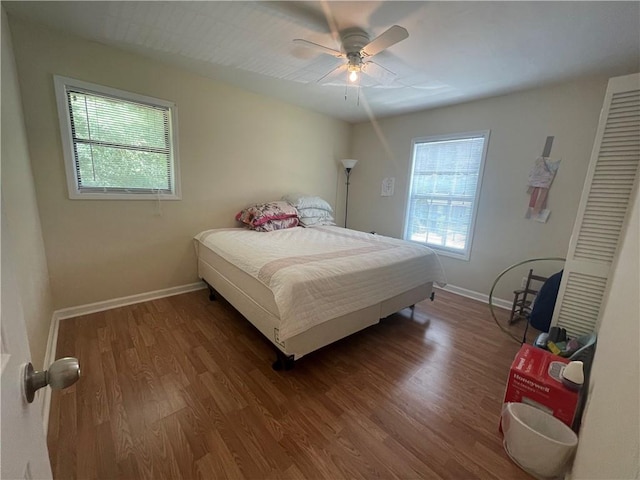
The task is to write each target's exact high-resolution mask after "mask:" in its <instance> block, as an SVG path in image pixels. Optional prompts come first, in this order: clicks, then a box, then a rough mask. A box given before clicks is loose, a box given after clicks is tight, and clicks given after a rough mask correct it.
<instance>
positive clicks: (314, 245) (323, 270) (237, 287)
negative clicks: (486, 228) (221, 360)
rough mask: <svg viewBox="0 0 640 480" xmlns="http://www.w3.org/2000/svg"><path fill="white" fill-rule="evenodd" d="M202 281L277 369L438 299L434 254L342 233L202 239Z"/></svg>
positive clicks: (240, 231)
mask: <svg viewBox="0 0 640 480" xmlns="http://www.w3.org/2000/svg"><path fill="white" fill-rule="evenodd" d="M195 246H196V253H197V257H198V275H199V276H200V278H201V279H202V280H204V281H205V282H206V283H207V285H208V286H209V288H210V292H211V297H210V298H211V299H212V300H213V299H215V293H216V292H217V293H218V294H220V295H222V296H223V297H224V298H225V299H226V300H227V301H228V302H229V303H230V304H231V305H233V306H234V307H235V308H236V309H237V310H238V311H239V312H240V313H241V314H242V315H243V316H244V317H246V318H247V320H249V321H250V322H251V323H252V324H253V325H254V326H255V327H256V328H257V329H258V330H259V331H260V332H261V333H262V334H263V335H264V336H265V337H267V339H269V340H270V341H271V343H273V345H274V346H275V347H276V352H277V354H278V355H277V359H276V362H275V363H274V365H273V366H274V368H276V369H281V368H284V369H288V368H291V367H292V366H293V362H294V361H295V360H297V359H299V358H301V357H303V356H304V355H306V354H308V353H311V352H313V351H314V350H317V349H319V348H322V347H324V346H326V345H328V344H330V343H332V342H335V341H337V340H339V339H341V338H344V337H346V336H348V335H351V334H352V333H355V332H357V331H359V330H362V329H363V328H366V327H368V326H371V325H374V324H376V323H378V322H379V321H380V319H381V318H385V317H387V316H389V315H391V314H392V313H395V312H398V311H400V310H402V309H403V308H406V307H410V306H413V305H415V304H416V303H417V302H420V301H422V300H425V299H427V298H429V297H431V298H433V297H432V292H433V284H434V283H437V284H439V285H441V286H444V285H445V283H446V280H445V276H444V272H443V270H442V266H441V265H440V261H439V259H438V257H437V255H436V254H435V252H433V250H431V249H429V248H427V247H424V246H422V245H418V244H415V243H412V242H406V241H403V240H398V239H394V238H390V237H385V236H382V235H375V234H370V233H364V232H358V231H354V230H348V229H345V228H341V227H336V226H321V227H314V228H302V227H295V228H287V229H283V230H276V231H271V232H258V231H253V230H249V229H245V228H223V229H214V230H206V231H204V232H201V233H200V234H198V235H197V236H196V237H195Z"/></svg>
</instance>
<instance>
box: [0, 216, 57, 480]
mask: <svg viewBox="0 0 640 480" xmlns="http://www.w3.org/2000/svg"><path fill="white" fill-rule="evenodd" d="M1 229H2V233H1V242H2V252H1V256H0V263H1V274H2V280H1V283H2V291H1V292H0V295H1V302H0V329H1V330H0V348H1V351H0V356H1V362H2V364H1V366H0V368H1V370H0V375H1V376H2V379H1V380H2V394H1V398H2V403H1V404H0V407H1V412H2V415H1V422H0V435H1V437H0V454H1V456H0V478H3V479H4V478H11V479H29V478H52V475H51V465H50V464H49V455H48V453H47V445H46V442H45V437H44V429H43V423H42V416H41V411H42V409H41V407H42V405H41V401H42V399H41V397H42V394H38V395H36V399H35V401H34V402H33V403H27V401H26V400H25V398H24V394H23V386H22V383H23V375H24V367H25V365H26V364H27V363H28V362H29V361H30V356H31V355H30V352H29V345H28V343H27V331H26V327H25V323H24V317H23V313H22V305H21V304H20V301H19V297H18V289H17V287H16V279H15V276H14V269H13V259H12V256H11V245H10V242H9V235H8V233H9V232H8V231H7V228H6V222H5V218H4V212H3V213H2V227H1Z"/></svg>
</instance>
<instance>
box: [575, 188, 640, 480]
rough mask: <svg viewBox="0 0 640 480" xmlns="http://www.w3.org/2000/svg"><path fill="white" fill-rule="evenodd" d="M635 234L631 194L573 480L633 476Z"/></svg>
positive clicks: (637, 219)
mask: <svg viewBox="0 0 640 480" xmlns="http://www.w3.org/2000/svg"><path fill="white" fill-rule="evenodd" d="M639 234H640V195H639V194H638V192H636V197H635V203H634V204H633V206H632V208H631V212H630V220H629V223H628V225H627V230H626V235H625V236H624V237H623V239H622V243H621V246H620V253H619V257H618V259H617V261H616V264H615V267H614V270H613V272H614V273H613V276H612V277H611V279H610V291H609V294H608V296H607V298H606V300H605V304H604V308H603V313H602V319H601V323H600V328H599V330H598V347H597V350H596V355H595V358H594V363H593V368H592V372H591V382H590V385H589V399H588V401H587V407H586V410H585V413H584V416H583V420H582V428H581V430H580V441H579V443H578V451H577V453H576V458H575V461H574V465H573V471H572V475H571V478H574V479H587V478H589V479H612V478H619V479H631V478H635V479H637V478H639V475H640V397H639V394H638V392H640V355H639V353H638V352H639V351H640V341H639V338H640V299H639V297H638V292H640V264H639V260H638V252H640V238H639ZM603 447H606V449H607V450H606V454H605V453H603Z"/></svg>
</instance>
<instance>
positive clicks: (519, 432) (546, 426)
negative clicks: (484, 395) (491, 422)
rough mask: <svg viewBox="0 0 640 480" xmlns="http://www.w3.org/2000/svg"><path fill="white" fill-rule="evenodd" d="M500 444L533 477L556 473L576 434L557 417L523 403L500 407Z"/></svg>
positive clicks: (562, 468)
mask: <svg viewBox="0 0 640 480" xmlns="http://www.w3.org/2000/svg"><path fill="white" fill-rule="evenodd" d="M502 431H503V432H504V448H505V450H506V451H507V453H508V454H509V456H510V457H511V458H512V459H513V460H514V461H515V462H516V463H517V464H518V465H519V466H520V467H522V468H523V469H524V470H526V471H527V472H529V473H531V474H533V475H535V476H537V477H557V476H559V475H561V474H562V473H564V470H565V468H566V463H567V461H568V460H569V458H570V457H571V455H572V454H573V451H574V450H575V448H576V445H577V444H578V436H577V435H576V434H575V433H574V432H573V430H571V429H570V428H569V427H567V426H566V425H565V424H564V423H562V422H561V421H560V420H558V419H557V418H555V417H554V416H552V415H549V414H548V413H546V412H543V411H542V410H540V409H538V408H535V407H532V406H531V405H527V404H525V403H507V404H505V406H504V408H503V409H502Z"/></svg>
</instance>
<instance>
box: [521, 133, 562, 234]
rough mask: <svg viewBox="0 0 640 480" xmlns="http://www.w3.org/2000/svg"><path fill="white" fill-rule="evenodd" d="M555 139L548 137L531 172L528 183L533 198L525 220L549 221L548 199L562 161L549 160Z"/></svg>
mask: <svg viewBox="0 0 640 480" xmlns="http://www.w3.org/2000/svg"><path fill="white" fill-rule="evenodd" d="M553 138H554V137H547V142H546V143H545V146H544V151H543V152H542V156H541V157H538V158H537V159H536V162H535V165H534V166H533V168H532V169H531V171H530V172H529V180H528V182H527V185H528V186H529V190H528V193H529V194H530V195H531V196H530V198H529V208H527V213H526V215H525V218H532V219H534V220H536V221H538V222H541V223H546V222H547V220H548V219H549V214H550V213H551V210H549V209H547V208H546V207H547V197H548V196H549V189H550V188H551V184H552V183H553V179H554V178H555V176H556V172H557V171H558V168H560V160H551V159H550V158H549V155H550V154H551V146H552V144H553Z"/></svg>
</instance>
